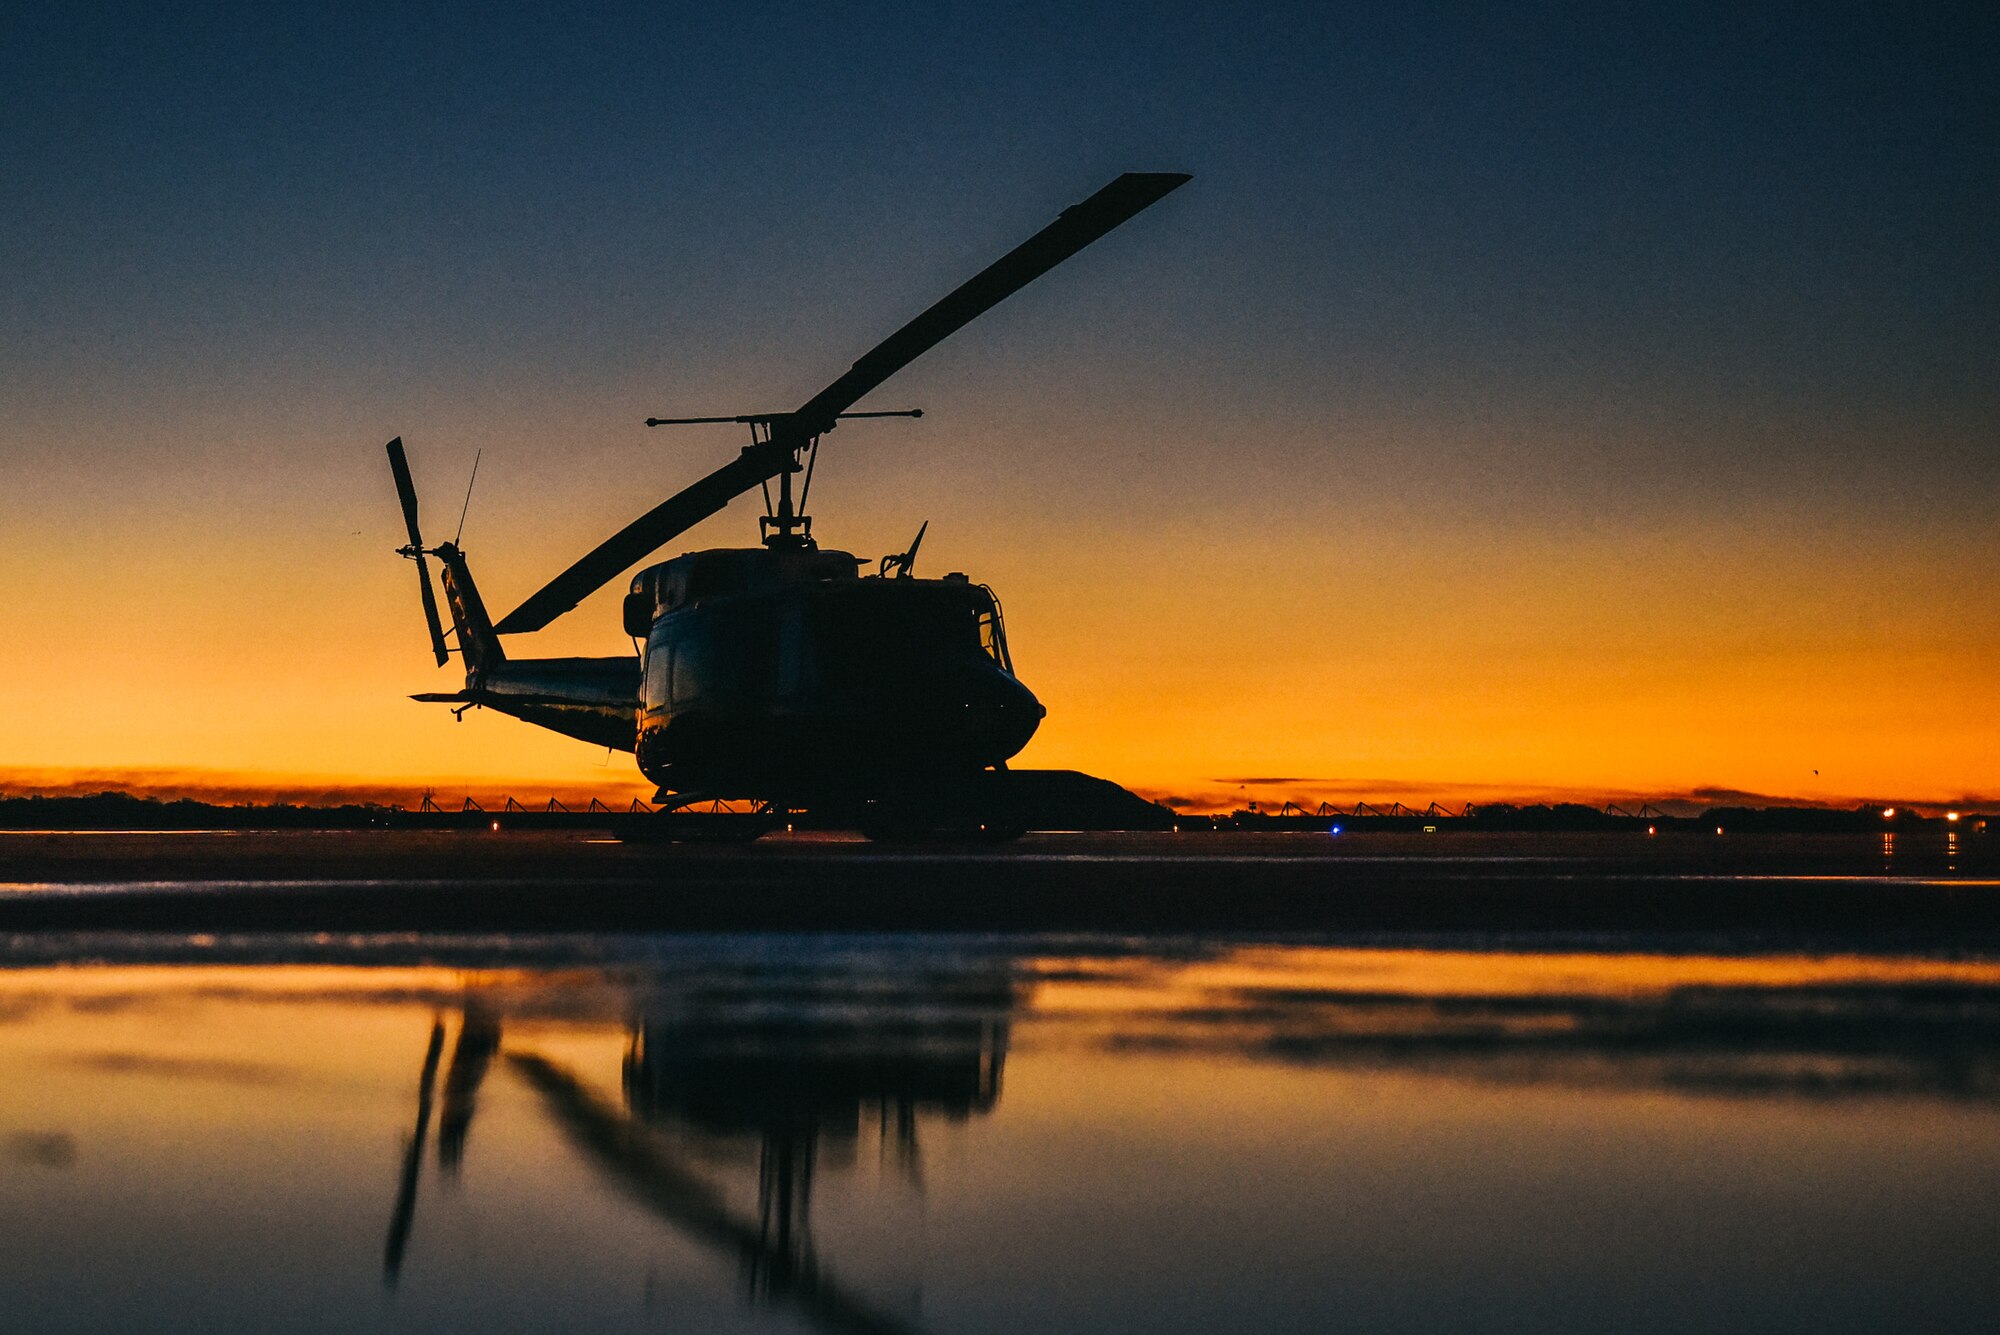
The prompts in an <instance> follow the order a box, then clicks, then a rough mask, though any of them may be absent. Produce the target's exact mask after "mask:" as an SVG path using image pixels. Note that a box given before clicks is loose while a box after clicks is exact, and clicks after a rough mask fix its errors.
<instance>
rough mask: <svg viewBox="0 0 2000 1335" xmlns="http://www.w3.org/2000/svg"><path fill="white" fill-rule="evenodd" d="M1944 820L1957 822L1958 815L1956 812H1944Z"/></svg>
mask: <svg viewBox="0 0 2000 1335" xmlns="http://www.w3.org/2000/svg"><path fill="white" fill-rule="evenodd" d="M1944 818H1945V819H1946V820H1957V819H1958V813H1957V812H1956V811H1947V812H1945V813H1944Z"/></svg>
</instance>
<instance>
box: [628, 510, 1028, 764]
mask: <svg viewBox="0 0 2000 1335" xmlns="http://www.w3.org/2000/svg"><path fill="white" fill-rule="evenodd" d="M857 566H858V563H857V562H856V560H855V558H854V557H852V556H850V555H848V554H847V553H845V552H835V551H821V550H818V549H816V548H811V547H801V548H794V549H786V548H776V549H772V548H752V549H744V550H720V551H706V552H693V553H689V554H688V555H685V556H682V557H679V558H677V559H676V560H673V561H669V562H666V563H665V564H663V565H659V566H654V567H652V568H651V569H648V570H645V571H642V572H640V574H639V575H638V576H637V577H636V578H635V579H634V580H633V582H632V592H631V593H630V595H628V597H627V600H626V629H627V630H628V631H631V632H633V633H635V634H637V633H639V632H640V631H641V630H642V629H643V631H644V635H645V657H644V676H643V680H642V683H641V686H640V707H639V717H638V737H637V747H636V754H637V757H638V762H639V768H640V770H641V772H643V773H644V774H645V775H646V777H647V778H648V779H650V780H652V781H653V782H655V783H657V784H659V785H660V786H661V787H662V788H663V789H666V790H670V791H675V792H701V793H714V794H717V795H727V796H748V797H759V798H781V799H782V798H790V799H797V800H800V801H811V800H815V799H818V798H823V797H827V796H856V795H864V794H865V795H872V794H875V793H878V792H882V791H886V790H891V789H897V788H904V789H907V788H909V787H911V786H913V785H922V784H924V783H927V782H931V781H937V782H951V781H953V780H955V779H958V778H961V777H962V776H965V775H968V774H973V773H977V772H978V771H981V770H984V769H989V768H992V767H995V766H999V765H1002V764H1004V763H1005V762H1006V761H1007V760H1008V759H1009V758H1011V757H1012V756H1014V755H1015V754H1016V753H1017V752H1019V751H1020V749H1021V748H1022V747H1023V746H1025V745H1027V743H1028V739H1029V738H1030V737H1032V736H1033V735H1034V732H1035V729H1036V727H1037V726H1038V725H1039V724H1040V722H1041V719H1042V716H1043V712H1044V711H1043V709H1042V706H1041V703H1040V702H1039V701H1037V700H1036V699H1035V697H1034V695H1033V693H1032V692H1030V691H1029V690H1028V688H1027V687H1025V686H1023V685H1022V684H1021V683H1020V682H1019V681H1018V680H1016V679H1015V677H1014V673H1013V668H1012V663H1011V661H1010V659H1009V657H1008V653H1007V644H1006V633H1005V628H1004V625H1003V623H1002V621H1001V616H1000V608H999V604H998V603H997V602H996V601H995V600H994V598H993V595H992V593H991V592H990V591H988V590H987V589H985V588H984V587H982V586H980V585H975V584H973V583H972V582H971V581H970V580H968V579H967V578H966V577H965V576H963V575H949V576H946V577H945V578H943V579H935V580H925V579H906V578H890V579H885V578H879V577H866V578H863V577H860V576H859V575H858V573H857Z"/></svg>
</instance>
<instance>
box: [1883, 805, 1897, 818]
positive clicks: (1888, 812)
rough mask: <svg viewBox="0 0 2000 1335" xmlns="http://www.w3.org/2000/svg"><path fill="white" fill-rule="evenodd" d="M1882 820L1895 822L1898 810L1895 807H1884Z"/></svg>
mask: <svg viewBox="0 0 2000 1335" xmlns="http://www.w3.org/2000/svg"><path fill="white" fill-rule="evenodd" d="M1882 819H1883V820H1894V819H1896V808H1894V807H1883V808H1882Z"/></svg>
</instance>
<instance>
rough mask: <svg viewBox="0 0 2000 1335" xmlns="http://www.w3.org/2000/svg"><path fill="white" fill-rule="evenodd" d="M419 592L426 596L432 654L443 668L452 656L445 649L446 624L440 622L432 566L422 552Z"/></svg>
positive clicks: (426, 613)
mask: <svg viewBox="0 0 2000 1335" xmlns="http://www.w3.org/2000/svg"><path fill="white" fill-rule="evenodd" d="M417 590H418V592H420V593H422V594H423V596H424V621H425V622H426V624H428V625H429V626H430V628H431V652H432V653H434V654H436V655H437V661H438V666H439V667H443V666H444V665H445V662H446V660H447V659H449V658H450V657H451V655H450V654H449V653H447V652H446V651H445V647H444V623H443V622H441V621H439V620H438V604H437V594H435V593H433V592H432V591H431V565H430V562H428V561H426V560H424V554H423V553H422V552H418V553H417Z"/></svg>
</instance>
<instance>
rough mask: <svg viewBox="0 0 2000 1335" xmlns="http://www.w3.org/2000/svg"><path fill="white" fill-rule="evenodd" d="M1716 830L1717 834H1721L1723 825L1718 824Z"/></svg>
mask: <svg viewBox="0 0 2000 1335" xmlns="http://www.w3.org/2000/svg"><path fill="white" fill-rule="evenodd" d="M1715 832H1716V833H1717V834H1721V833H1722V827H1721V826H1720V825H1718V826H1716V827H1715Z"/></svg>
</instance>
